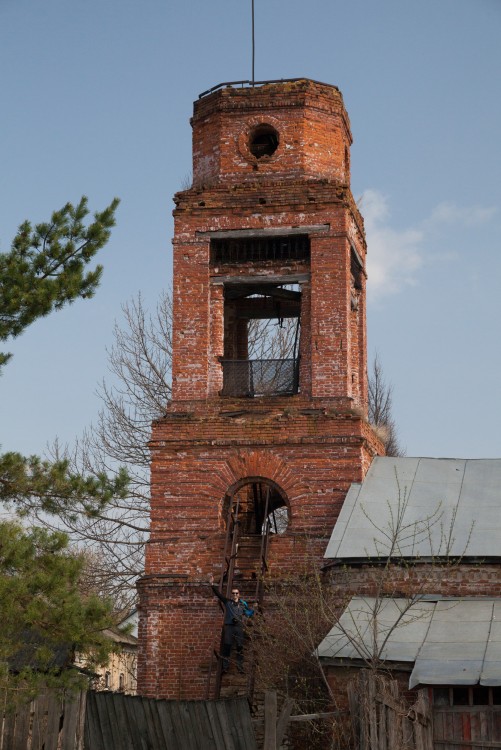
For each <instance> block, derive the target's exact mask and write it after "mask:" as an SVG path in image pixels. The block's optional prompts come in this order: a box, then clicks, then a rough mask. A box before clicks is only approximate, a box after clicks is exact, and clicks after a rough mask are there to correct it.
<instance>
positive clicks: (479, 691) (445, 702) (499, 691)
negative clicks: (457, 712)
mask: <svg viewBox="0 0 501 750" xmlns="http://www.w3.org/2000/svg"><path fill="white" fill-rule="evenodd" d="M433 705H434V706H435V707H436V708H451V707H453V706H470V707H471V706H499V705H501V688H499V687H492V688H491V687H486V686H484V685H472V686H471V687H463V686H461V687H456V686H455V687H438V688H433Z"/></svg>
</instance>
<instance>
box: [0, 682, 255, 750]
mask: <svg viewBox="0 0 501 750" xmlns="http://www.w3.org/2000/svg"><path fill="white" fill-rule="evenodd" d="M0 719H1V722H2V723H1V724H0V750H257V745H256V740H255V737H254V730H253V728H252V723H251V716H250V710H249V705H248V703H247V700H246V699H243V698H237V699H233V700H217V701H164V700H153V699H149V698H142V697H140V696H127V695H122V694H121V693H107V692H100V693H96V692H92V691H89V692H88V693H85V692H83V693H81V694H79V695H78V696H76V697H74V698H73V699H71V700H68V699H66V700H64V699H61V698H59V697H57V696H56V695H55V694H54V693H49V692H47V693H45V694H43V695H40V696H39V697H38V698H37V699H36V700H34V701H32V702H31V703H30V704H27V705H24V706H22V707H19V708H18V709H17V710H16V711H11V712H5V713H4V714H3V716H2V715H0Z"/></svg>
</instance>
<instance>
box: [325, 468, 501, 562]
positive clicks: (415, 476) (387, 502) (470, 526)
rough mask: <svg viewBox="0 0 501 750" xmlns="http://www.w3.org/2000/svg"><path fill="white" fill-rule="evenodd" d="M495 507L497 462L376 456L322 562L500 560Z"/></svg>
mask: <svg viewBox="0 0 501 750" xmlns="http://www.w3.org/2000/svg"><path fill="white" fill-rule="evenodd" d="M500 509H501V459H456V458H407V457H404V458H393V457H377V458H375V459H374V460H373V462H372V464H371V466H370V468H369V471H368V472H367V475H366V477H365V480H364V482H363V484H352V485H351V487H350V490H349V491H348V494H347V496H346V499H345V501H344V504H343V507H342V509H341V512H340V514H339V518H338V520H337V522H336V525H335V527H334V530H333V532H332V536H331V539H330V541H329V544H328V546H327V550H326V552H325V557H326V558H331V559H332V558H340V559H364V558H367V557H370V558H378V557H379V558H381V557H387V556H388V555H390V554H391V556H392V557H420V558H429V557H438V556H444V555H452V556H457V557H459V556H463V555H465V556H467V557H480V558H482V559H485V558H486V557H500V556H501V512H500Z"/></svg>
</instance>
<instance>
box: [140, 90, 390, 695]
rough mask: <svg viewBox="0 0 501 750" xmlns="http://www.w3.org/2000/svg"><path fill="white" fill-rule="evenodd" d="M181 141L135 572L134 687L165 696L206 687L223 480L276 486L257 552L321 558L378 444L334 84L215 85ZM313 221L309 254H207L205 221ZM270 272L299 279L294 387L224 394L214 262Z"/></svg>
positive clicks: (275, 561) (229, 272)
mask: <svg viewBox="0 0 501 750" xmlns="http://www.w3.org/2000/svg"><path fill="white" fill-rule="evenodd" d="M262 122H266V123H269V124H272V125H274V127H276V129H277V130H278V132H279V134H280V145H279V147H278V149H277V151H276V152H275V154H273V155H272V156H271V157H263V158H262V159H259V160H258V159H256V158H254V157H252V155H251V154H250V152H249V150H248V133H249V132H250V131H251V130H252V128H253V127H254V126H255V125H256V124H260V123H262ZM193 143H194V146H193V148H194V154H193V156H194V186H193V187H192V188H191V189H189V190H187V191H184V192H182V193H179V194H177V196H176V198H175V203H176V209H175V211H174V217H175V237H174V311H173V316H174V325H173V392H172V393H173V398H172V402H171V403H170V404H169V406H168V409H167V414H166V416H165V418H163V419H161V420H159V421H157V422H156V423H155V424H154V425H153V432H152V440H151V454H152V467H151V490H152V500H151V533H150V540H149V543H148V545H147V554H146V570H145V573H146V574H145V577H144V578H143V579H142V581H141V582H140V586H139V591H140V602H141V603H140V612H141V621H140V622H141V625H140V651H139V690H140V692H143V693H144V694H147V695H157V696H163V697H172V698H176V697H183V698H187V697H192V698H201V697H204V695H205V687H206V681H207V669H208V660H209V657H210V653H211V650H212V648H213V645H214V643H215V642H217V639H218V636H219V633H220V627H221V614H220V610H219V608H218V605H217V602H216V601H215V600H214V599H213V598H212V597H211V595H210V591H209V589H208V586H207V584H206V583H204V582H206V581H207V576H208V574H209V573H211V572H213V573H214V575H215V576H217V575H218V574H219V572H220V570H221V565H222V555H223V550H224V534H225V529H224V519H223V503H224V498H225V495H226V493H227V492H228V491H229V488H231V487H232V486H234V485H235V484H236V483H237V482H239V481H241V480H243V479H246V478H250V477H260V478H262V479H263V480H268V481H272V482H275V483H276V484H277V485H278V486H279V487H280V489H281V491H282V492H283V494H284V496H285V497H286V502H287V506H288V509H289V526H288V528H287V531H286V533H285V534H284V535H282V536H276V537H274V538H273V539H272V540H271V545H270V554H269V574H270V575H273V576H275V577H278V578H280V576H281V575H285V574H286V573H288V572H290V571H292V570H294V567H295V566H296V565H297V564H298V561H300V560H303V559H304V556H305V554H306V547H307V546H308V547H309V548H310V549H311V548H312V547H313V548H314V549H315V550H316V552H317V554H318V559H319V561H320V560H321V558H322V555H323V552H324V549H325V546H326V543H327V540H328V538H329V536H330V533H331V531H332V527H333V525H334V522H335V520H336V518H337V515H338V513H339V510H340V508H341V505H342V502H343V500H344V497H345V495H346V492H347V490H348V488H349V486H350V484H351V483H352V482H353V481H361V480H362V479H363V477H364V475H365V472H366V471H367V469H368V466H369V464H370V462H371V460H372V457H373V456H374V455H375V454H377V453H382V451H383V449H382V446H381V444H380V443H379V441H378V440H377V439H376V437H375V436H374V434H373V432H372V430H371V429H370V428H369V426H368V425H367V423H366V419H365V414H366V406H367V405H366V398H367V374H366V370H367V358H366V345H365V306H364V304H363V299H362V298H363V295H364V292H363V291H362V292H361V295H360V297H361V304H360V306H359V309H358V311H357V312H356V313H354V312H353V311H352V306H351V297H352V279H351V272H350V253H351V247H352V246H354V247H356V250H357V252H358V254H359V256H360V258H361V259H362V262H365V251H366V248H365V237H364V229H363V221H362V218H361V216H360V214H359V212H358V209H357V207H356V205H355V202H354V200H353V197H352V195H351V192H350V188H349V147H350V145H351V134H350V130H349V123H348V118H347V115H346V112H345V110H344V106H343V103H342V98H341V95H340V93H339V91H338V90H337V89H335V88H334V87H329V86H324V85H319V84H314V83H312V82H309V81H301V82H299V83H295V84H289V83H284V84H278V85H270V86H265V87H261V88H254V89H232V88H227V89H222V90H220V91H217V92H216V93H214V94H212V95H209V96H207V97H204V98H202V99H201V100H199V101H198V102H196V103H195V114H194V118H193ZM318 225H321V226H324V225H327V227H326V228H327V231H325V232H322V231H314V230H310V229H305V231H306V232H307V233H308V234H309V235H310V244H311V258H310V261H307V260H303V261H299V260H296V261H287V262H271V261H267V262H266V263H264V264H263V265H261V266H256V265H253V264H252V263H247V264H241V265H238V266H231V267H230V266H228V265H225V266H223V267H222V268H218V267H214V266H211V265H210V235H209V234H207V233H210V232H214V231H221V230H230V231H231V230H238V231H241V230H260V231H263V230H268V229H270V228H272V229H273V228H278V227H294V228H298V227H315V226H318ZM270 275H275V276H277V275H278V276H280V277H281V278H285V279H290V280H291V281H294V280H296V279H298V278H300V279H301V291H302V304H301V341H300V353H301V365H300V393H299V394H297V395H295V396H291V397H280V398H259V399H228V398H222V397H221V396H220V395H219V393H220V390H221V387H222V369H221V364H220V361H219V358H220V357H221V356H223V353H224V328H225V325H224V297H223V292H224V287H223V277H225V278H226V279H227V278H228V277H230V278H235V277H237V278H238V277H242V276H246V277H250V278H253V277H256V278H258V279H259V280H261V281H262V280H263V279H266V278H269V277H270ZM239 336H240V343H239V346H242V338H241V332H240V333H239ZM237 338H238V337H237ZM237 343H238V342H237ZM241 587H242V586H241ZM243 591H244V593H246V592H245V581H244V582H243Z"/></svg>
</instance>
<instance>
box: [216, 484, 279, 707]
mask: <svg viewBox="0 0 501 750" xmlns="http://www.w3.org/2000/svg"><path fill="white" fill-rule="evenodd" d="M269 504H270V488H269V487H267V488H266V497H265V503H264V514H263V516H262V517H263V519H264V520H263V522H262V526H261V548H260V556H259V562H258V571H257V575H256V588H255V598H254V601H255V602H257V605H258V608H259V609H262V604H263V598H264V577H265V574H266V571H267V570H268V563H267V557H268V549H269V539H270V530H271V523H270V521H269V519H268V509H269ZM240 531H241V519H240V499H239V496H238V495H237V499H236V503H235V504H234V503H233V498H230V504H229V508H228V521H227V524H226V538H225V544H224V553H223V561H222V565H221V574H220V578H219V589H220V590H221V588H223V585H224V584H226V588H225V596H227V597H229V595H230V592H231V589H232V587H233V576H234V572H235V564H236V561H237V558H238V547H239V539H240ZM222 645H223V631H222V632H221V637H220V639H219V649H218V648H217V641H215V643H214V647H213V652H212V657H211V661H210V665H209V674H208V678H207V689H206V698H207V699H209V698H210V692H211V682H212V675H213V672H214V664H215V665H216V670H215V672H216V677H215V686H214V698H219V696H220V694H221V682H222V675H223V660H222V658H221V651H222ZM255 676H256V664H255V661H254V659H252V660H251V664H250V672H249V679H248V691H247V694H248V698H249V700H252V696H253V694H254V685H255Z"/></svg>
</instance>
